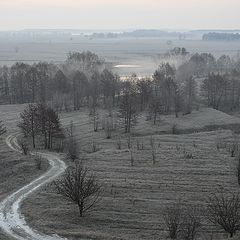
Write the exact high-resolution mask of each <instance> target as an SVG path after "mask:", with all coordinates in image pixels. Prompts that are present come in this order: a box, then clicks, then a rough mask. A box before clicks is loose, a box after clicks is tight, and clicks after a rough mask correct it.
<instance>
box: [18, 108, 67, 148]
mask: <svg viewBox="0 0 240 240" xmlns="http://www.w3.org/2000/svg"><path fill="white" fill-rule="evenodd" d="M18 127H19V128H20V130H21V131H22V133H23V135H24V137H30V138H31V140H32V147H33V148H35V147H36V137H39V138H41V139H43V141H44V147H45V149H52V148H53V139H54V138H57V137H58V138H59V137H60V138H62V137H63V132H62V128H61V124H60V119H59V116H58V114H57V112H56V111H54V110H53V109H52V108H51V107H48V106H46V105H44V104H29V105H28V106H27V107H26V108H25V109H24V111H23V112H22V113H21V114H20V122H19V123H18Z"/></svg>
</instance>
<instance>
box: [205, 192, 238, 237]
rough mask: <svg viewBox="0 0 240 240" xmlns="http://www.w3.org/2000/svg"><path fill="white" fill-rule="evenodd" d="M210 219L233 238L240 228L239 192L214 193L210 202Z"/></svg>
mask: <svg viewBox="0 0 240 240" xmlns="http://www.w3.org/2000/svg"><path fill="white" fill-rule="evenodd" d="M207 209H208V219H209V220H210V221H211V222H212V223H214V224H217V225H218V226H219V227H221V228H222V229H223V230H224V231H225V232H227V233H228V234H229V235H230V237H231V238H232V237H233V236H234V235H235V234H236V232H237V231H239V230H240V195H239V193H232V194H229V195H226V194H223V193H221V194H212V195H211V196H210V197H209V203H208V208H207Z"/></svg>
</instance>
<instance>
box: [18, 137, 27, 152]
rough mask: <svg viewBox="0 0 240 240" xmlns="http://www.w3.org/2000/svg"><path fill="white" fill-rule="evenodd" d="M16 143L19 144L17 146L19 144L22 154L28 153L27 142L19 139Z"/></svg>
mask: <svg viewBox="0 0 240 240" xmlns="http://www.w3.org/2000/svg"><path fill="white" fill-rule="evenodd" d="M18 144H19V146H20V149H21V151H22V153H23V154H24V155H28V153H29V147H28V144H27V142H26V141H24V140H23V139H21V140H19V141H18Z"/></svg>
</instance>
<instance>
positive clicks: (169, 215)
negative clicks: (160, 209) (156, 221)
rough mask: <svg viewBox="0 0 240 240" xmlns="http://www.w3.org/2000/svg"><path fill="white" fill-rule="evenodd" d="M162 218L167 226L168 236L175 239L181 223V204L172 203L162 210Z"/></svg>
mask: <svg viewBox="0 0 240 240" xmlns="http://www.w3.org/2000/svg"><path fill="white" fill-rule="evenodd" d="M163 218H164V222H165V225H166V227H167V230H168V233H169V237H170V238H171V239H177V238H178V236H179V233H180V231H181V227H182V224H183V209H182V207H181V205H180V204H179V203H178V204H173V205H172V206H169V207H167V208H166V209H165V210H164V213H163Z"/></svg>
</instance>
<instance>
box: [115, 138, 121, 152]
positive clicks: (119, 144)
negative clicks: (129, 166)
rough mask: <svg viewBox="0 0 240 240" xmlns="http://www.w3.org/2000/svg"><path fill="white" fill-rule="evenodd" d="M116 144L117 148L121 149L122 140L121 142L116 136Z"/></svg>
mask: <svg viewBox="0 0 240 240" xmlns="http://www.w3.org/2000/svg"><path fill="white" fill-rule="evenodd" d="M116 144H117V149H118V150H121V149H122V142H121V138H118V139H117V142H116Z"/></svg>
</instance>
